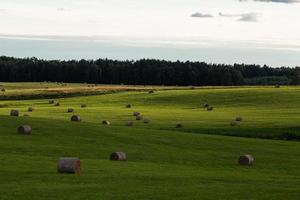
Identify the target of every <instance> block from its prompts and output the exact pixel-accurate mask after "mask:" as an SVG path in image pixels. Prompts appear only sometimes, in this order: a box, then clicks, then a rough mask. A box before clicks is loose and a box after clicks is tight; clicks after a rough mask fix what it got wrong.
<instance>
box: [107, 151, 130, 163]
mask: <svg viewBox="0 0 300 200" xmlns="http://www.w3.org/2000/svg"><path fill="white" fill-rule="evenodd" d="M110 160H113V161H126V160H127V154H126V153H124V152H113V153H112V154H111V155H110Z"/></svg>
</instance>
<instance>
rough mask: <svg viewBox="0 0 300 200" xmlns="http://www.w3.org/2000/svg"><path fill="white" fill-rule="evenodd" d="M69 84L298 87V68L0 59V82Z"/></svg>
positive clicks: (167, 62)
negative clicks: (278, 85) (277, 85)
mask: <svg viewBox="0 0 300 200" xmlns="http://www.w3.org/2000/svg"><path fill="white" fill-rule="evenodd" d="M42 81H53V82H73V83H84V82H86V83H98V84H128V85H180V86H188V85H194V86H215V85H224V86H227V85H228V86H230V85H275V84H280V85H298V84H300V67H296V68H288V67H281V68H272V67H269V66H259V65H245V64H234V65H225V64H208V63H205V62H188V61H187V62H180V61H177V62H171V61H165V60H153V59H142V60H138V61H117V60H108V59H98V60H79V61H77V60H71V61H59V60H41V59H37V58H23V59H20V58H13V57H5V56H2V57H0V82H42Z"/></svg>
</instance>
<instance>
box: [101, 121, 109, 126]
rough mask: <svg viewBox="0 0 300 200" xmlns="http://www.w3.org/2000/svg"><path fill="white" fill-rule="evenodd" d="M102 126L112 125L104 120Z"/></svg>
mask: <svg viewBox="0 0 300 200" xmlns="http://www.w3.org/2000/svg"><path fill="white" fill-rule="evenodd" d="M102 124H103V125H110V121H106V120H104V121H102Z"/></svg>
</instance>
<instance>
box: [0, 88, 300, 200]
mask: <svg viewBox="0 0 300 200" xmlns="http://www.w3.org/2000/svg"><path fill="white" fill-rule="evenodd" d="M42 84H43V86H41V84H39V83H35V84H33V83H32V84H30V83H28V84H22V83H19V84H16V83H11V84H6V83H2V84H1V85H2V87H4V88H6V89H7V90H6V92H4V93H3V94H1V95H2V97H3V98H2V99H5V98H6V97H11V96H13V97H14V98H15V97H18V96H24V95H28V96H29V97H33V99H32V100H30V99H29V100H1V101H0V199H1V200H7V199H14V200H15V199H26V200H35V199H72V200H77V199H78V200H79V199H101V200H102V199H105V200H106V199H108V200H110V199H113V200H119V199H122V200H123V199H130V200H132V199H139V200H140V199H147V200H148V199H155V200H159V199H180V200H181V199H228V200H232V199H243V200H244V199H249V200H250V199H251V200H252V199H259V200H261V199H272V200H273V199H284V200H287V199H289V200H290V199H299V197H300V153H299V152H300V143H299V139H300V101H299V100H300V87H281V88H274V87H241V88H195V89H192V88H190V87H186V88H176V87H172V88H171V87H169V88H164V87H154V88H155V89H156V91H155V93H154V94H149V93H148V92H147V90H149V89H151V88H153V87H144V88H141V87H140V88H139V89H136V90H135V87H134V86H131V87H130V90H129V91H128V88H127V89H121V90H120V89H115V88H114V93H105V92H104V93H103V94H102V95H95V94H94V95H92V96H80V95H79V96H76V97H68V98H60V99H56V100H58V101H59V102H60V103H61V106H60V107H55V106H53V105H51V104H49V103H48V100H49V99H43V98H42V97H43V96H42V95H41V94H44V93H45V92H48V89H49V88H50V89H51V88H55V87H57V84H54V83H42ZM21 87H22V89H20V88H21ZM41 87H43V88H45V87H48V88H47V89H46V91H45V90H43V91H41ZM59 87H70V85H68V86H59ZM71 87H73V88H75V89H76V88H77V90H76V94H78V91H79V93H80V91H81V90H82V85H81V84H71ZM99 87H100V86H99ZM101 87H102V90H103V91H107V90H109V89H107V88H110V87H116V88H118V86H101ZM122 87H125V86H122ZM103 88H105V89H103ZM23 91H26V92H25V93H24V92H23ZM30 91H39V92H37V93H34V92H32V93H31V92H30ZM85 95H87V94H85ZM28 96H27V97H28ZM66 96H67V95H66ZM15 99H18V98H15ZM83 103H84V104H87V106H88V107H87V108H80V104H83ZM205 103H209V104H210V105H212V106H213V107H214V110H213V111H206V109H204V108H203V107H202V106H203V104H205ZM126 104H132V105H133V107H132V108H130V109H128V108H125V105H126ZM28 107H34V108H35V111H34V112H32V113H28V112H27V109H28ZM67 108H74V109H75V114H78V115H80V116H81V117H82V122H79V123H76V122H71V121H70V117H71V116H72V114H70V113H67V112H66V111H67ZM11 109H18V110H19V111H21V116H20V117H11V116H9V113H10V110H11ZM133 111H139V112H141V113H142V115H143V116H144V117H146V118H149V119H150V120H151V122H150V124H144V123H143V122H142V121H135V118H134V117H133V116H132V113H133ZM25 113H28V114H29V115H30V117H23V114H25ZM237 116H241V117H243V121H242V122H240V123H238V125H237V126H230V122H231V121H232V120H234V119H235V118H236V117H237ZM103 120H109V121H110V122H111V125H110V126H105V125H102V124H101V122H102V121H103ZM128 120H132V121H133V122H134V125H133V127H126V126H125V123H126V122H127V121H128ZM177 123H181V124H182V125H183V128H180V129H176V128H175V126H176V124H177ZM24 124H28V125H31V126H32V128H33V132H32V134H31V135H27V136H26V135H20V134H18V133H17V132H16V128H17V127H18V126H19V125H24ZM288 140H289V141H288ZM114 151H124V152H127V154H128V161H127V162H114V161H110V160H109V155H110V154H111V153H112V152H114ZM243 154H252V155H253V156H254V157H255V165H254V166H252V167H243V166H239V165H238V164H237V159H238V157H239V156H240V155H243ZM64 156H71V157H79V158H80V159H81V164H82V171H81V174H80V175H72V174H58V173H57V169H56V167H57V161H58V159H59V158H60V157H64Z"/></svg>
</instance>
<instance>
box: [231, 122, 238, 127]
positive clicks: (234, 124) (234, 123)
mask: <svg viewBox="0 0 300 200" xmlns="http://www.w3.org/2000/svg"><path fill="white" fill-rule="evenodd" d="M237 125H238V123H237V121H231V122H230V126H237Z"/></svg>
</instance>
